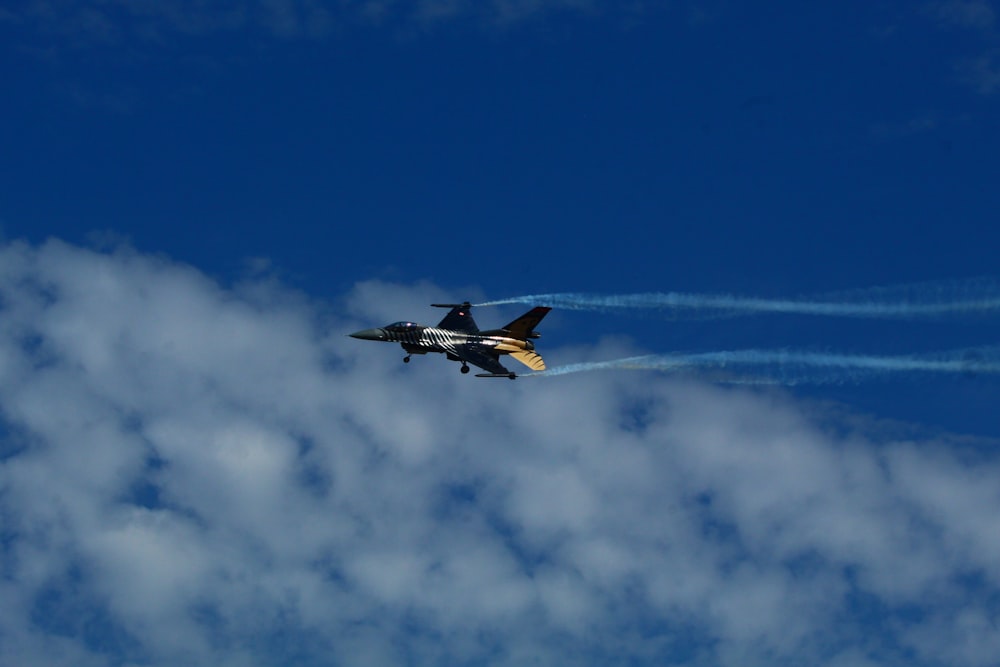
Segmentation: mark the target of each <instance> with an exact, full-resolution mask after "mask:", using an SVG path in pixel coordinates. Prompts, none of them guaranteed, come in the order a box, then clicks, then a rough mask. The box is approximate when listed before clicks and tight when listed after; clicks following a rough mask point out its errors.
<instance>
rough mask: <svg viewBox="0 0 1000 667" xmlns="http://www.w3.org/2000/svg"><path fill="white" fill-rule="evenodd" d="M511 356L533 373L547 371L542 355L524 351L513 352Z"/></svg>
mask: <svg viewBox="0 0 1000 667" xmlns="http://www.w3.org/2000/svg"><path fill="white" fill-rule="evenodd" d="M510 356H511V357H513V358H514V359H517V360H518V361H520V362H521V363H522V364H524V365H525V366H527V367H528V368H530V369H531V370H533V371H544V370H545V362H544V361H543V360H542V355H540V354H538V353H537V352H531V351H530V350H524V351H523V352H511V353H510Z"/></svg>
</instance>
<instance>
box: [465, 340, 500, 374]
mask: <svg viewBox="0 0 1000 667" xmlns="http://www.w3.org/2000/svg"><path fill="white" fill-rule="evenodd" d="M452 354H454V355H455V356H456V357H458V358H459V359H461V360H462V361H467V362H468V363H470V364H472V365H473V366H478V367H479V368H482V369H483V370H484V371H487V372H489V373H495V374H497V375H507V374H508V373H510V371H509V370H507V369H506V368H504V366H503V364H501V363H500V361H499V355H498V354H496V353H491V352H485V351H481V350H477V349H475V348H472V347H469V346H459V347H458V349H457V350H455V351H454V352H453V353H452Z"/></svg>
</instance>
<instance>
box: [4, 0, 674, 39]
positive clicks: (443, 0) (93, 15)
mask: <svg viewBox="0 0 1000 667" xmlns="http://www.w3.org/2000/svg"><path fill="white" fill-rule="evenodd" d="M650 7H655V3H647V2H633V3H629V5H628V6H627V7H626V8H625V9H624V10H621V8H619V7H618V6H617V5H616V4H615V3H608V2H602V1H601V0H488V1H483V2H480V1H476V0H416V1H413V2H410V1H406V2H401V1H399V0H360V1H355V2H331V1H324V0H226V1H225V2H211V3H209V2H204V1H203V0H177V1H175V2H169V3H164V2H151V1H149V0H141V1H136V0H107V1H105V2H100V3H88V2H66V3H51V2H48V1H46V0H20V1H18V2H15V3H14V5H13V6H11V7H8V8H5V9H3V10H0V22H3V23H8V24H13V25H16V26H18V27H19V28H27V27H30V28H33V29H38V30H40V31H41V32H42V33H44V34H47V35H53V36H59V37H61V38H70V39H71V40H73V41H75V42H76V43H77V44H79V45H84V44H94V43H97V44H102V43H115V42H118V41H120V40H123V39H127V38H136V39H139V40H142V41H146V42H155V43H162V42H164V41H167V40H169V39H171V37H172V36H173V35H184V36H207V35H213V34H220V33H221V34H225V33H231V32H236V31H252V32H263V33H264V34H268V35H270V36H272V37H277V38H283V39H288V38H302V37H308V38H317V37H326V36H329V35H330V34H332V33H333V32H334V31H335V30H336V29H337V27H338V26H343V25H353V26H357V25H383V24H390V25H397V26H398V25H406V26H410V27H421V28H427V27H430V26H437V25H440V24H443V23H447V22H452V21H456V20H464V19H472V20H475V21H477V22H479V23H481V24H483V25H490V26H494V27H508V26H511V25H514V24H519V23H522V22H524V21H529V20H534V19H538V18H542V17H546V16H550V15H566V14H570V15H584V16H593V15H601V14H610V15H617V14H618V13H619V12H620V11H624V12H625V14H626V15H628V16H633V15H635V14H636V13H637V12H642V11H645V10H647V9H648V8H650Z"/></svg>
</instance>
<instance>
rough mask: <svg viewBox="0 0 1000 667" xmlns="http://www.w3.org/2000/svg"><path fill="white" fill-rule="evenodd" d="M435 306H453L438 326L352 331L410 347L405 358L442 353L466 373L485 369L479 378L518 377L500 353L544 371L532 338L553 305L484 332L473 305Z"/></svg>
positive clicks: (408, 325)
mask: <svg viewBox="0 0 1000 667" xmlns="http://www.w3.org/2000/svg"><path fill="white" fill-rule="evenodd" d="M431 306H433V307H434V308H451V310H450V311H449V312H448V314H447V315H445V317H444V319H443V320H441V322H440V323H439V324H438V325H437V326H436V327H428V326H424V325H421V324H415V323H413V322H394V323H392V324H389V325H386V326H384V327H381V328H379V329H364V330H363V331H356V332H355V333H352V334H349V335H350V336H351V337H352V338H360V339H362V340H381V341H386V342H389V343H399V344H400V345H402V347H403V349H404V350H406V356H405V357H403V361H404V362H406V363H409V361H410V356H411V355H414V354H427V353H428V352H440V353H443V354H445V355H446V356H447V357H448V359H450V360H452V361H460V362H462V372H463V373H468V372H469V364H472V365H473V366H478V367H479V368H482V369H483V370H484V371H486V372H485V373H477V374H476V377H481V378H482V377H487V378H494V377H508V378H510V379H511V380H513V379H514V378H516V377H517V374H516V373H512V372H511V371H509V370H507V369H506V368H504V366H503V364H501V363H500V355H502V354H509V355H510V356H511V357H513V358H514V359H517V360H518V361H520V362H521V363H522V364H524V365H525V366H527V367H528V368H530V369H531V370H533V371H544V370H545V362H544V361H542V357H541V356H540V355H539V354H538V353H537V352H535V344H534V343H533V342H531V340H529V339H532V338H538V337H539V336H540V335H541V334H540V333H538V332H537V331H535V327H536V326H537V325H538V323H539V322H541V321H542V318H543V317H545V316H546V315H547V314H548V312H549V311H550V310H552V309H551V308H546V307H544V306H539V307H538V308H532V309H531V310H529V311H528V312H527V313H525V314H524V315H521V317H519V318H517V319H516V320H514V321H513V322H511V323H510V324H508V325H507V326H505V327H502V328H500V329H490V330H489V331H480V330H479V327H477V326H476V322H475V320H473V319H472V315H471V313H470V312H469V311H470V310H471V309H472V304H471V303H469V302H468V301H466V302H465V303H458V304H455V303H432V304H431Z"/></svg>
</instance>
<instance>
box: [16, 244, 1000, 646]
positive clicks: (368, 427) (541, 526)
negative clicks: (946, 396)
mask: <svg viewBox="0 0 1000 667" xmlns="http://www.w3.org/2000/svg"><path fill="white" fill-rule="evenodd" d="M0 273H2V276H0V277H2V279H0V299H2V301H0V306H2V310H0V408H2V419H3V423H2V426H3V431H2V438H0V513H2V514H0V517H2V529H0V530H2V533H0V534H2V545H3V550H2V556H0V558H2V560H0V563H2V571H3V578H2V579H0V589H2V590H0V596H2V599H3V600H4V604H3V605H2V609H0V663H2V664H50V665H151V666H152V665H173V664H192V665H268V664H301V665H319V664H324V665H325V664H350V665H398V664H415V665H429V664H456V663H461V664H501V665H504V664H508V665H515V664H516V665H521V664H550V663H560V664H567V663H572V664H583V665H587V664H593V665H597V664H600V665H606V664H657V665H660V664H680V665H702V664H723V665H740V666H745V665H757V664H759V665H764V664H767V665H774V664H810V663H813V664H815V663H817V662H823V663H825V664H844V665H848V664H850V665H864V664H900V665H902V664H907V665H937V664H949V665H989V664H995V656H996V655H997V654H998V652H1000V632H998V631H997V629H996V628H997V624H998V620H1000V519H998V518H997V512H996V506H997V503H998V500H1000V465H998V461H997V457H996V456H994V455H992V454H991V453H987V454H984V453H983V451H982V448H976V447H973V446H972V444H970V443H969V442H967V441H965V440H962V439H960V438H958V437H947V438H943V437H938V438H936V439H928V438H909V439H903V438H899V437H898V436H897V437H892V436H890V435H888V434H885V433H881V432H880V431H881V429H880V427H879V426H878V425H876V424H873V423H871V422H870V421H868V420H864V419H859V418H849V417H845V416H843V415H840V416H836V415H833V414H831V413H827V412H826V411H824V410H823V409H822V408H820V407H818V406H816V405H813V404H806V403H803V402H800V401H798V400H797V399H795V398H794V396H791V395H787V394H783V393H770V392H763V393H762V392H758V391H746V390H743V389H730V388H717V387H713V386H710V385H705V384H700V383H697V382H690V381H685V382H679V381H676V380H672V379H671V378H670V377H668V376H665V375H657V374H624V375H619V374H614V373H595V374H590V375H578V376H572V377H566V378H558V379H553V380H551V381H549V382H544V383H543V382H489V381H476V380H474V379H472V378H469V377H465V376H461V375H460V374H459V373H458V372H457V370H458V369H457V366H455V365H453V364H447V363H446V362H445V361H444V360H443V359H440V358H434V359H422V358H421V359H417V360H415V362H414V363H412V364H410V365H409V366H404V365H403V364H402V363H400V357H401V355H402V353H401V351H399V350H394V349H393V348H390V347H389V346H386V345H377V344H374V343H364V342H360V341H355V340H353V339H348V338H345V337H344V336H343V334H345V333H347V332H349V331H353V330H355V329H358V328H362V327H363V326H371V325H373V324H379V323H382V322H383V321H389V320H391V319H399V317H417V316H419V315H420V313H423V312H426V311H425V309H424V307H423V306H424V304H427V303H430V302H432V301H437V300H445V299H448V298H455V297H456V296H462V297H463V298H464V297H466V296H468V294H467V293H463V294H461V295H449V294H447V293H446V292H445V291H444V290H442V289H440V288H438V287H435V286H433V285H427V284H424V285H418V286H415V287H403V286H399V285H391V284H385V283H378V282H369V283H362V284H359V285H358V286H357V287H356V288H355V289H354V290H353V291H352V292H351V293H349V294H345V295H343V297H342V299H341V300H340V302H339V303H338V304H336V306H332V305H330V304H323V303H318V302H315V301H313V300H310V299H309V298H308V297H306V296H305V295H302V294H300V293H296V292H294V291H292V290H290V289H288V288H286V287H284V286H282V285H281V284H280V283H277V282H276V281H272V280H268V279H254V280H249V281H247V282H245V283H241V284H238V285H233V286H227V287H224V286H220V285H219V284H218V283H216V282H214V281H213V280H211V279H210V278H208V277H206V276H205V275H203V274H202V273H200V272H199V271H197V270H195V269H193V268H191V267H187V266H183V265H179V264H176V263H174V262H172V261H170V260H168V259H165V258H162V257H155V256H150V255H144V254H140V253H138V252H135V251H132V250H129V249H127V248H123V249H119V250H116V251H113V252H99V251H94V250H89V249H83V248H79V247H74V246H70V245H67V244H64V243H61V242H58V241H51V242H48V243H46V244H44V245H41V246H31V245H26V244H21V243H14V244H9V245H6V246H3V247H2V249H0ZM473 296H474V295H473ZM484 317H486V316H485V315H484ZM547 345H548V346H549V347H551V345H552V343H551V342H550V343H547ZM592 352H594V353H596V354H600V350H595V351H592ZM397 353H398V354H397Z"/></svg>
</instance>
